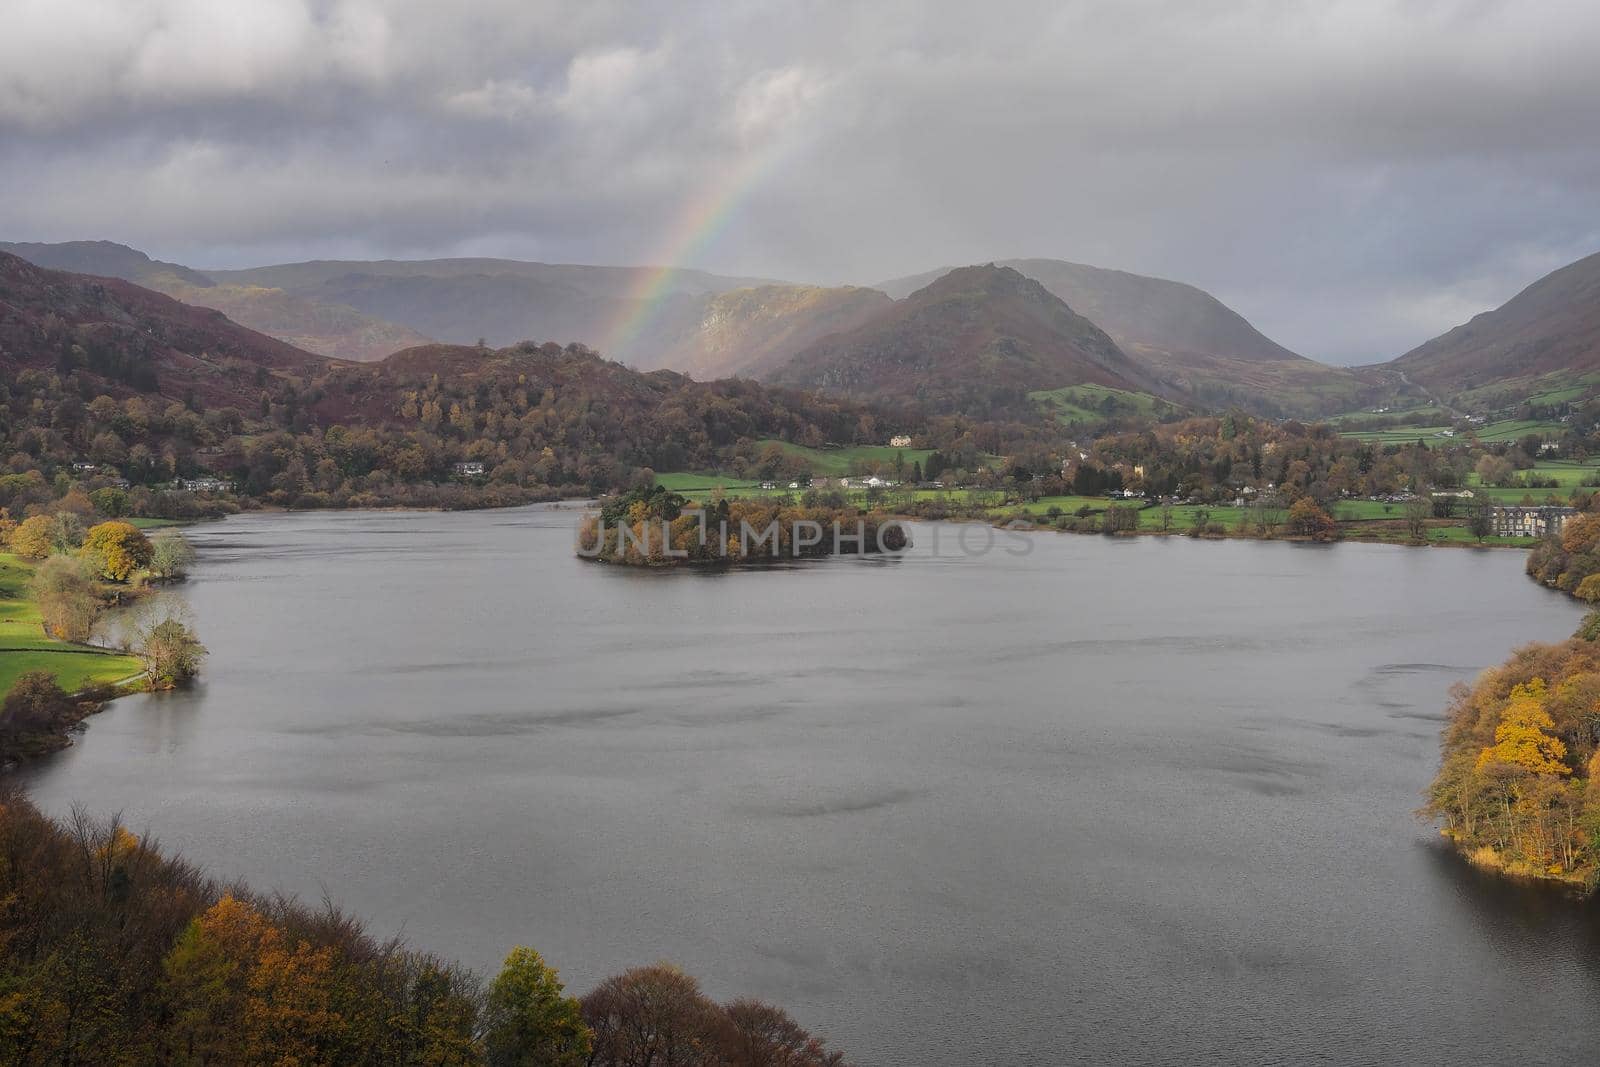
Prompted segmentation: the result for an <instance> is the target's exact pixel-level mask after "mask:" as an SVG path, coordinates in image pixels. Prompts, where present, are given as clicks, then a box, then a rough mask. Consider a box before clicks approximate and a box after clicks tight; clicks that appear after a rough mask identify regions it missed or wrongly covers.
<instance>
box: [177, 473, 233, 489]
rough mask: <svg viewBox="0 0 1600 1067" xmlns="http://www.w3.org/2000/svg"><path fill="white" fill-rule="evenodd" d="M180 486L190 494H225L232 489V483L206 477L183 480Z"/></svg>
mask: <svg viewBox="0 0 1600 1067" xmlns="http://www.w3.org/2000/svg"><path fill="white" fill-rule="evenodd" d="M182 485H183V487H184V489H186V490H188V491H189V492H191V493H226V492H228V491H229V490H231V489H232V488H233V483H232V482H229V481H225V480H223V479H221V478H208V477H201V478H185V479H183V481H182Z"/></svg>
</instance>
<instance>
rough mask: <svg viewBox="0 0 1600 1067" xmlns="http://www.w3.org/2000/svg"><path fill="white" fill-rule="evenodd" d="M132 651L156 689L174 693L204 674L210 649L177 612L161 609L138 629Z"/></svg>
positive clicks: (137, 627)
mask: <svg viewBox="0 0 1600 1067" xmlns="http://www.w3.org/2000/svg"><path fill="white" fill-rule="evenodd" d="M132 650H133V652H134V654H135V655H137V656H138V657H139V658H140V659H141V660H143V661H144V671H145V677H146V678H147V679H148V680H149V683H150V687H151V688H152V689H171V688H173V687H175V686H178V685H182V684H183V683H185V682H187V681H189V680H190V679H192V678H194V677H195V676H196V675H197V674H199V673H200V662H201V660H203V659H204V658H205V656H206V646H205V645H202V644H201V643H200V639H199V637H198V636H196V634H195V632H194V629H193V628H192V627H190V626H189V625H188V624H187V623H186V622H185V621H184V620H183V618H182V616H181V615H180V614H179V613H178V612H175V611H172V610H170V608H169V609H167V610H161V609H158V610H157V611H156V612H154V614H153V615H152V616H150V617H149V618H147V619H146V620H145V621H143V622H141V623H140V624H138V625H137V626H136V627H135V629H134V635H133V641H132Z"/></svg>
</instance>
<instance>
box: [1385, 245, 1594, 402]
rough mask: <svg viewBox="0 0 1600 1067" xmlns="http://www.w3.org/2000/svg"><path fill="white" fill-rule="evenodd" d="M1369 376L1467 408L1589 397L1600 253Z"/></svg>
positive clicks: (1554, 274)
mask: <svg viewBox="0 0 1600 1067" xmlns="http://www.w3.org/2000/svg"><path fill="white" fill-rule="evenodd" d="M1374 370H1377V371H1392V372H1397V373H1403V374H1404V375H1405V377H1406V378H1407V379H1409V381H1411V382H1412V383H1414V384H1416V385H1418V386H1421V387H1422V388H1423V389H1425V390H1427V391H1428V392H1429V393H1431V394H1433V395H1435V396H1437V397H1439V398H1441V399H1445V400H1449V401H1451V402H1453V403H1456V404H1459V405H1460V406H1462V407H1464V408H1468V409H1479V410H1487V409H1490V408H1494V407H1498V406H1503V405H1505V404H1508V403H1515V402H1518V401H1520V400H1523V399H1527V398H1528V397H1530V396H1536V395H1539V394H1552V393H1560V392H1564V391H1565V392H1570V393H1572V395H1573V396H1580V395H1584V394H1586V393H1588V392H1592V391H1593V390H1594V387H1595V384H1596V381H1597V380H1600V253H1596V254H1595V255H1592V256H1589V257H1587V258H1585V259H1580V260H1578V261H1577V262H1576V263H1572V264H1569V265H1567V266H1565V267H1562V268H1561V269H1560V270H1557V271H1554V272H1552V273H1550V274H1547V275H1545V276H1544V277H1543V278H1540V279H1539V280H1538V281H1536V282H1534V283H1533V284H1532V285H1530V286H1528V287H1527V288H1526V289H1524V290H1522V292H1520V293H1518V294H1517V295H1516V296H1514V297H1512V298H1511V299H1510V300H1508V301H1506V303H1504V304H1502V305H1501V306H1500V307H1498V308H1496V309H1494V310H1493V311H1486V312H1484V313H1483V314H1481V315H1477V316H1474V317H1473V318H1472V320H1471V321H1470V322H1466V323H1463V324H1462V325H1460V326H1457V327H1456V328H1455V329H1453V330H1451V331H1449V332H1448V333H1445V334H1442V335H1441V336H1439V337H1435V338H1434V339H1433V340H1431V341H1428V342H1426V343H1425V344H1422V345H1419V346H1417V347H1416V348H1413V349H1412V350H1411V351H1409V352H1407V353H1406V354H1405V355H1403V356H1400V357H1399V358H1398V359H1395V360H1393V361H1391V362H1389V363H1386V364H1379V365H1378V367H1376V368H1374Z"/></svg>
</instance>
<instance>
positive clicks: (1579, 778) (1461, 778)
mask: <svg viewBox="0 0 1600 1067" xmlns="http://www.w3.org/2000/svg"><path fill="white" fill-rule="evenodd" d="M1597 638H1600V614H1591V615H1590V616H1589V617H1588V618H1587V619H1586V620H1585V621H1584V624H1583V626H1582V627H1581V628H1580V629H1579V630H1578V633H1577V634H1576V635H1574V636H1573V637H1572V638H1571V639H1570V640H1567V641H1565V642H1562V643H1560V644H1554V645H1546V644H1530V645H1526V646H1524V647H1522V648H1519V649H1517V651H1516V652H1515V653H1514V654H1513V655H1512V657H1511V659H1510V660H1509V661H1508V662H1506V663H1505V664H1503V665H1501V666H1500V667H1497V668H1494V669H1492V670H1489V671H1486V672H1484V674H1483V675H1482V676H1481V677H1479V678H1478V680H1477V682H1476V683H1474V684H1473V685H1472V686H1471V687H1470V688H1469V687H1466V686H1458V687H1457V688H1456V690H1455V693H1454V699H1453V701H1452V703H1451V707H1450V721H1449V725H1448V726H1447V727H1446V728H1445V732H1444V736H1443V742H1442V749H1443V752H1442V758H1441V762H1440V768H1439V774H1438V776H1437V777H1436V778H1435V779H1434V781H1433V785H1432V786H1431V787H1430V788H1429V791H1428V804H1427V807H1426V808H1425V809H1424V810H1425V811H1426V812H1427V813H1428V814H1429V815H1431V816H1433V817H1435V818H1437V819H1438V820H1439V821H1440V823H1441V825H1442V829H1443V833H1444V835H1445V836H1446V837H1448V838H1449V839H1450V840H1451V841H1452V842H1453V843H1454V844H1455V846H1456V847H1457V848H1458V849H1459V850H1460V851H1461V852H1462V853H1463V854H1464V855H1465V856H1466V857H1467V858H1468V859H1469V860H1471V861H1472V862H1473V863H1475V864H1477V865H1479V866H1482V867H1486V868H1490V869H1493V870H1498V871H1503V872H1506V873H1508V874H1512V875H1519V876H1524V877H1531V878H1540V879H1550V880H1554V881H1560V882H1567V883H1572V884H1575V885H1579V886H1583V887H1584V888H1585V889H1587V890H1589V891H1593V890H1594V889H1596V888H1597V886H1600V643H1597Z"/></svg>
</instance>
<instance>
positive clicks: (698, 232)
mask: <svg viewBox="0 0 1600 1067" xmlns="http://www.w3.org/2000/svg"><path fill="white" fill-rule="evenodd" d="M782 154H783V153H782V152H780V151H778V150H777V149H776V148H775V147H774V148H769V149H767V150H765V151H760V152H751V153H747V154H746V155H745V157H744V158H743V159H741V160H739V161H738V162H737V163H736V164H735V165H733V166H732V167H729V168H728V169H727V170H726V171H724V172H723V173H722V175H721V176H720V177H719V179H718V180H717V181H714V182H712V183H710V184H709V185H708V186H707V187H706V188H705V189H703V190H702V191H701V192H700V193H698V194H697V195H696V196H694V197H691V198H690V199H689V200H688V201H687V202H686V203H685V204H684V207H683V210H682V211H680V212H679V213H678V217H677V218H676V220H674V222H673V224H672V226H671V227H670V228H669V229H668V231H667V236H666V238H665V239H664V240H663V241H662V243H661V246H660V248H658V249H657V251H656V254H655V255H653V256H651V257H650V262H652V263H657V264H660V266H653V267H645V268H643V269H641V270H640V271H639V273H638V277H637V279H636V280H635V281H634V283H633V284H632V285H631V286H629V287H628V291H627V292H626V293H625V294H624V297H623V305H622V311H621V312H620V313H619V314H618V316H617V317H616V319H615V320H614V321H613V322H612V323H611V325H610V326H609V327H608V328H607V329H606V331H605V335H604V336H605V341H604V345H603V347H602V349H601V355H603V356H605V357H606V358H608V359H617V358H618V353H620V352H621V351H622V349H624V348H625V347H627V345H628V344H629V343H630V342H632V341H633V340H634V339H635V338H637V337H638V336H639V335H640V334H641V333H642V332H644V329H645V327H647V326H649V325H650V323H651V322H652V321H654V319H655V318H656V316H657V315H659V314H660V312H661V308H662V305H663V304H665V303H666V299H667V297H668V296H670V295H671V294H672V282H673V277H674V275H675V274H676V273H677V271H678V270H679V269H680V268H682V267H684V266H685V265H687V264H688V263H690V262H692V261H694V260H695V259H696V258H697V257H699V256H701V255H703V254H704V253H705V252H706V250H707V249H709V248H710V247H711V246H712V245H713V244H715V243H716V241H717V238H719V237H721V236H722V235H723V233H725V232H726V231H727V229H728V226H729V224H730V223H731V222H732V221H733V219H734V217H735V216H736V215H737V214H738V210H739V208H740V206H741V205H742V204H743V203H744V201H745V200H746V199H747V198H748V197H749V195H750V192H751V190H753V189H754V188H755V187H756V186H757V185H759V184H760V183H761V181H762V179H764V178H765V177H766V176H767V174H768V173H769V172H770V171H771V170H772V169H773V168H774V167H775V166H776V164H777V162H778V158H779V157H780V156H781V155H782Z"/></svg>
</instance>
